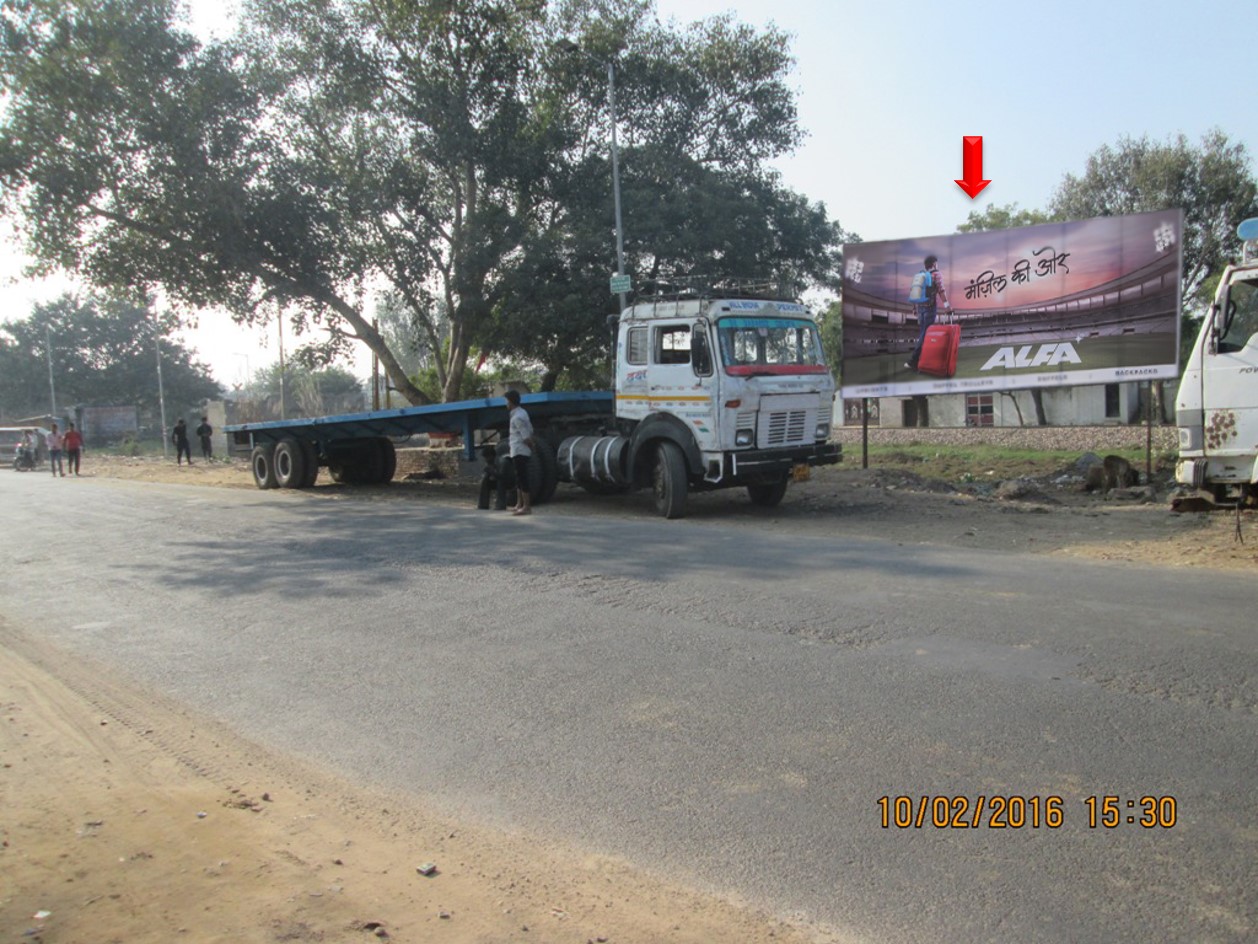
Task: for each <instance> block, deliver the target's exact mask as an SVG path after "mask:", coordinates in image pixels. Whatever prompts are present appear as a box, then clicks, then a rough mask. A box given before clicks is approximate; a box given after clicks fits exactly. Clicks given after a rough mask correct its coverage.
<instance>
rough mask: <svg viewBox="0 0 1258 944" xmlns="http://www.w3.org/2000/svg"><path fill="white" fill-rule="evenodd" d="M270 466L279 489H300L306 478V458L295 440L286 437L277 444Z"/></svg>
mask: <svg viewBox="0 0 1258 944" xmlns="http://www.w3.org/2000/svg"><path fill="white" fill-rule="evenodd" d="M271 464H272V465H273V466H274V474H275V484H276V485H278V486H279V487H280V488H301V483H302V482H303V481H305V478H306V456H305V454H304V453H303V452H302V449H301V444H300V443H298V442H297V440H296V439H293V438H292V437H291V436H288V437H285V438H284V439H281V440H280V441H279V442H277V443H276V444H275V453H274V456H273V458H272V463H271Z"/></svg>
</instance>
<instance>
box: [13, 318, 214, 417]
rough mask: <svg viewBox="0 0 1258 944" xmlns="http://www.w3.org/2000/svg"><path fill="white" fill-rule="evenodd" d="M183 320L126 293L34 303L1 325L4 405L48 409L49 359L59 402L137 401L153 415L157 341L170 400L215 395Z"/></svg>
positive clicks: (26, 410)
mask: <svg viewBox="0 0 1258 944" xmlns="http://www.w3.org/2000/svg"><path fill="white" fill-rule="evenodd" d="M178 327H179V322H178V319H176V318H175V317H173V316H172V315H171V314H169V313H165V314H155V313H153V312H152V311H150V310H149V309H147V308H146V307H145V306H143V305H136V304H133V303H131V302H127V301H118V300H113V299H95V298H88V299H81V298H77V297H75V296H73V295H64V296H62V297H61V298H59V299H57V300H55V301H52V302H49V303H47V304H43V305H37V306H35V310H34V311H33V312H32V314H31V315H30V317H29V318H26V319H25V320H22V321H13V322H9V323H7V324H4V325H2V326H0V407H3V409H4V411H5V412H6V413H9V414H16V415H19V416H21V415H34V414H37V413H42V412H46V411H47V410H48V408H49V406H50V402H49V398H50V396H51V391H50V390H49V367H50V366H51V370H52V380H53V385H54V386H55V388H56V393H57V406H58V409H64V408H66V407H68V406H71V405H75V406H118V405H123V404H136V406H137V407H138V408H139V409H140V410H142V411H144V412H149V413H150V414H153V415H155V414H156V412H157V410H158V406H159V390H158V381H157V356H158V346H159V345H160V349H161V358H162V384H161V389H162V391H164V394H165V397H166V400H167V402H168V403H174V404H182V405H192V404H197V403H200V402H201V401H202V400H205V399H216V398H218V397H219V396H220V394H221V391H220V390H219V386H218V384H217V382H215V380H214V379H213V378H212V377H211V376H210V374H209V371H208V370H207V368H206V367H205V366H204V365H203V364H200V363H198V362H197V361H196V360H194V359H193V356H192V355H191V353H190V352H189V351H188V350H187V349H186V348H185V347H183V345H182V344H180V343H179V342H177V341H175V340H174V338H173V335H174V332H175V331H176V330H177V329H178ZM50 351H51V358H50V354H49V352H50ZM50 359H51V365H50V363H49V361H50Z"/></svg>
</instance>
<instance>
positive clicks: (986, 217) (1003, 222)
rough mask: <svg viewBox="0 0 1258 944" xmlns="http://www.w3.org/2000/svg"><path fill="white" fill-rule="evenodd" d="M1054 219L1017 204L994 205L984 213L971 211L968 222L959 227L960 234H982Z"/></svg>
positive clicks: (1042, 212)
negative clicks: (1024, 208)
mask: <svg viewBox="0 0 1258 944" xmlns="http://www.w3.org/2000/svg"><path fill="white" fill-rule="evenodd" d="M1051 221H1052V217H1050V216H1049V214H1047V213H1045V212H1044V211H1043V210H1023V209H1021V208H1020V207H1019V206H1018V205H1017V204H1016V203H1007V204H1004V205H1000V204H996V203H993V204H991V205H990V206H988V207H987V208H986V209H985V210H983V212H982V213H980V212H979V211H978V210H971V211H970V215H969V217H967V219H966V221H965V222H964V223H962V224H961V225H959V226H958V227H957V232H958V233H982V232H987V231H988V230H994V229H1016V228H1017V227H1019V226H1034V225H1036V224H1037V223H1048V222H1051Z"/></svg>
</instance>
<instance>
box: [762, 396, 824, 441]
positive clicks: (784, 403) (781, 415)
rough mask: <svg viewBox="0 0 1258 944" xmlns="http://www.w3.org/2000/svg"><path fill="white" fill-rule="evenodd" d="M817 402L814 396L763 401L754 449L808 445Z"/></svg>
mask: <svg viewBox="0 0 1258 944" xmlns="http://www.w3.org/2000/svg"><path fill="white" fill-rule="evenodd" d="M818 400H819V398H818V397H816V396H802V397H801V396H792V397H765V398H764V399H763V400H762V401H761V404H760V406H761V412H760V429H759V430H758V435H757V437H756V445H757V446H759V447H760V448H761V449H772V448H774V447H777V446H799V445H806V444H808V443H811V442H812V441H813V440H814V439H815V438H816V430H817V404H818Z"/></svg>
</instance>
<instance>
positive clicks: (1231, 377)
mask: <svg viewBox="0 0 1258 944" xmlns="http://www.w3.org/2000/svg"><path fill="white" fill-rule="evenodd" d="M1236 234H1237V236H1239V237H1240V239H1241V242H1242V244H1243V247H1244V248H1243V250H1242V255H1241V262H1240V263H1239V264H1237V265H1230V266H1228V267H1227V268H1226V269H1225V270H1224V272H1223V277H1222V279H1221V280H1220V282H1219V287H1218V290H1217V291H1216V293H1215V296H1214V301H1213V303H1212V304H1211V305H1210V310H1209V312H1208V313H1207V314H1206V317H1205V318H1204V319H1203V321H1202V325H1201V331H1200V332H1199V333H1198V335H1197V339H1196V341H1195V342H1194V344H1193V348H1192V354H1190V355H1189V357H1188V361H1187V363H1186V364H1185V366H1184V372H1183V376H1182V378H1181V380H1180V384H1179V394H1178V396H1177V397H1176V403H1175V416H1176V425H1177V426H1178V427H1179V460H1178V463H1177V465H1176V470H1175V478H1176V481H1177V482H1178V483H1179V484H1180V485H1182V486H1186V487H1188V488H1190V489H1194V490H1196V493H1197V495H1198V496H1199V497H1200V498H1202V499H1204V500H1205V501H1206V502H1208V503H1213V504H1236V505H1238V506H1239V505H1253V504H1255V503H1258V218H1255V219H1249V220H1245V221H1244V222H1243V223H1241V224H1240V226H1238V227H1237V230H1236Z"/></svg>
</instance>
